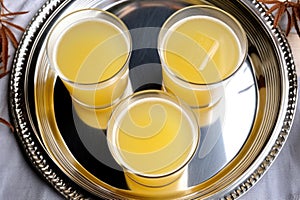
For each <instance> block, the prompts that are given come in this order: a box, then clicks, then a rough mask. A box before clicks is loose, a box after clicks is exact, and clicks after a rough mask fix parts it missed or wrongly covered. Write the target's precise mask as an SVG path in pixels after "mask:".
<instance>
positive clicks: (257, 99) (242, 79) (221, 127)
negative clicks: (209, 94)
mask: <svg viewBox="0 0 300 200" xmlns="http://www.w3.org/2000/svg"><path fill="white" fill-rule="evenodd" d="M193 4H213V5H215V6H217V7H220V8H222V9H224V10H226V11H227V12H229V13H231V14H232V15H234V16H235V17H236V18H237V19H238V20H239V21H240V22H241V24H242V26H243V27H244V29H245V30H246V33H247V37H248V42H249V49H248V56H247V59H246V61H245V63H244V65H243V67H242V69H241V70H240V71H239V72H238V73H237V74H236V75H235V76H234V78H233V80H232V81H231V82H230V83H229V85H228V86H227V87H226V106H225V109H226V114H225V117H224V118H222V120H219V118H217V119H216V120H212V121H210V123H205V122H203V124H202V126H201V132H202V136H201V144H200V148H199V151H198V152H197V153H196V156H195V158H194V159H193V160H192V161H191V163H190V164H189V166H188V170H187V172H186V174H185V175H184V179H183V181H182V183H181V184H180V186H177V187H169V188H160V189H159V190H157V189H154V190H153V189H149V191H148V190H145V191H143V190H142V191H141V190H137V189H136V188H133V187H129V186H128V183H127V182H126V179H125V178H124V173H123V171H122V170H121V169H120V168H119V167H118V165H117V164H115V165H111V163H114V162H113V160H112V158H111V156H110V153H109V151H108V149H107V148H106V143H105V130H95V129H93V128H90V127H88V126H86V125H85V124H84V123H82V122H81V120H80V119H79V118H78V117H77V116H76V114H74V112H73V108H72V103H71V100H70V97H69V95H68V92H67V91H66V89H65V88H64V86H63V84H62V83H61V81H60V80H59V79H57V77H56V75H55V73H54V72H53V71H52V70H51V69H50V68H49V64H48V61H47V57H46V55H45V41H46V39H47V36H48V31H49V30H50V29H51V27H52V26H53V25H54V24H55V22H56V21H57V20H58V19H59V18H61V17H62V16H63V15H65V14H67V13H69V12H71V11H73V10H76V9H79V8H86V7H97V8H100V9H104V10H108V11H110V12H113V13H115V14H116V15H118V16H119V17H120V18H122V20H123V21H124V22H125V23H126V24H127V26H128V27H129V29H130V30H131V33H132V36H133V41H135V40H136V41H138V40H143V39H145V40H148V41H152V40H153V41H154V40H155V39H156V38H155V37H156V36H157V34H158V32H157V30H159V27H160V26H161V25H162V23H163V22H164V20H165V19H166V18H167V17H168V16H169V15H170V14H171V13H173V12H174V11H176V10H178V9H180V8H183V7H186V6H188V5H193ZM265 10H266V8H265V7H264V6H263V5H262V4H259V3H257V2H256V1H250V0H245V1H231V0H223V1H217V0H208V1H201V0H175V1H174V0H154V1H153V0H131V1H129V0H115V1H112V0H89V1H85V0H77V1H71V0H52V1H48V2H46V3H45V4H44V6H43V7H42V8H41V9H40V10H39V11H38V12H37V14H36V15H35V17H34V18H33V20H32V21H31V23H30V24H29V25H28V27H27V29H26V31H25V34H24V35H23V37H22V39H21V41H20V45H19V48H18V50H17V52H16V56H15V58H14V63H13V69H12V73H11V77H10V91H9V101H10V111H11V115H12V119H13V120H14V125H15V127H16V132H17V139H18V141H20V144H21V146H22V147H23V148H24V151H25V153H26V156H27V157H28V158H29V160H30V161H31V164H32V166H33V167H34V168H35V169H36V170H37V171H38V173H39V174H40V175H41V176H42V177H44V178H45V179H46V180H47V182H49V183H50V184H51V185H52V187H54V188H55V189H56V190H57V191H59V192H60V193H61V194H62V195H63V196H65V197H66V198H69V199H85V198H92V199H97V198H103V199H112V198H113V199H146V198H148V199H175V198H180V199H194V198H201V199H236V198H238V197H240V196H241V195H242V194H244V193H245V192H247V191H248V190H249V189H250V188H251V187H252V186H253V185H254V184H255V183H256V182H257V181H258V180H259V179H260V178H261V177H262V175H263V174H264V173H265V172H266V171H267V169H268V168H269V167H270V165H271V164H272V163H273V161H274V159H275V158H276V157H277V155H278V154H279V152H280V150H281V149H282V147H283V145H284V143H285V141H286V139H287V137H288V133H289V130H290V128H291V125H292V122H293V118H294V112H295V108H296V101H297V76H296V72H295V65H294V61H293V57H292V54H291V51H290V47H289V45H288V42H287V40H286V38H285V37H284V35H283V34H282V33H281V31H280V30H279V29H276V28H274V27H273V25H272V24H273V18H272V16H268V15H266V13H265ZM145 27H146V29H145ZM147 27H152V28H151V30H153V31H148V32H147V31H144V32H143V30H149V29H148V28H147ZM136 30H138V31H136ZM135 34H136V35H135ZM134 45H135V44H134ZM137 46H138V45H137ZM148 47H149V46H148ZM160 70H161V69H160V63H159V58H158V55H157V51H156V49H155V48H153V46H151V48H146V49H135V51H134V52H133V54H132V60H131V62H130V86H131V87H130V90H129V92H131V93H132V92H134V91H137V90H145V89H149V88H150V89H160V88H161V71H160ZM216 109H218V107H214V108H213V109H211V110H205V111H201V112H202V114H203V115H204V116H206V117H207V118H209V117H211V116H212V115H211V113H214V110H216ZM99 133H101V134H99ZM99 152H101V153H99ZM108 162H109V163H110V165H107V163H108Z"/></svg>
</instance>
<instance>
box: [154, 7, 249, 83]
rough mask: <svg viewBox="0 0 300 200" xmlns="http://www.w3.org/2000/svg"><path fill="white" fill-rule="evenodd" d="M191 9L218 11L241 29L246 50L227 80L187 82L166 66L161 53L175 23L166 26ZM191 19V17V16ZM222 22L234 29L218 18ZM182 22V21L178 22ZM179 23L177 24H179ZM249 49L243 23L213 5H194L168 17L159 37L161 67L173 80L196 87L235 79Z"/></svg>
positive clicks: (244, 49)
mask: <svg viewBox="0 0 300 200" xmlns="http://www.w3.org/2000/svg"><path fill="white" fill-rule="evenodd" d="M190 9H203V10H213V11H217V12H219V13H221V14H222V15H225V16H227V17H228V18H230V19H231V20H232V21H233V22H234V23H235V25H236V26H237V27H238V28H239V31H240V33H241V34H240V36H241V37H242V40H240V39H239V38H238V41H239V43H241V42H242V43H243V44H244V45H245V47H244V48H241V49H242V50H243V52H242V54H241V55H242V56H241V58H240V59H239V62H238V64H237V65H236V68H235V69H234V71H232V73H230V74H229V75H228V76H226V77H225V78H223V79H221V80H219V81H215V82H207V83H196V82H192V81H187V80H184V79H183V78H181V77H179V76H178V75H177V74H176V73H174V72H173V71H172V70H171V69H169V67H168V66H167V65H166V62H165V58H164V56H163V53H162V52H161V51H162V50H164V48H162V46H163V45H164V44H165V41H164V39H165V37H166V36H167V34H168V32H169V31H170V30H169V29H170V27H172V26H173V25H174V24H175V23H173V24H172V25H171V26H169V27H167V28H166V26H167V25H168V24H169V23H170V21H171V20H173V18H174V17H176V16H177V15H178V14H180V13H183V12H187V11H188V10H190ZM198 15H199V16H209V15H203V14H198ZM191 16H197V15H191ZM189 17H190V16H189ZM210 17H214V16H210ZM214 18H215V17H214ZM216 19H218V20H220V21H222V22H223V23H225V24H226V25H227V26H228V27H229V28H230V29H232V27H231V26H229V25H228V24H227V23H226V22H224V21H223V20H221V19H219V18H216ZM178 21H180V20H178ZM178 21H177V22H178ZM163 30H166V31H165V32H166V33H163ZM247 49H248V39H247V34H246V32H245V30H244V28H243V27H242V25H241V23H240V22H239V21H238V20H237V19H236V18H235V17H234V16H233V15H231V14H230V13H228V12H226V11H224V10H222V9H220V8H218V7H216V6H212V5H193V6H188V7H185V8H182V9H180V10H178V11H176V12H174V13H173V14H172V15H171V16H170V17H168V19H167V20H166V21H165V22H164V24H163V25H162V27H161V31H160V33H159V36H158V53H159V55H160V58H161V60H162V62H161V65H162V68H163V69H165V71H166V72H167V73H168V74H169V75H171V78H175V79H176V81H180V82H183V83H185V84H190V85H194V86H215V85H218V84H220V83H223V82H225V81H227V80H229V79H230V78H231V77H233V76H234V75H235V74H236V73H237V71H239V69H240V68H241V66H242V65H243V63H244V62H245V60H246V58H247V51H248V50H247Z"/></svg>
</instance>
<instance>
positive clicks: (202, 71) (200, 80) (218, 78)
mask: <svg viewBox="0 0 300 200" xmlns="http://www.w3.org/2000/svg"><path fill="white" fill-rule="evenodd" d="M246 39H247V38H246V36H245V33H244V31H243V29H242V27H241V26H240V24H239V23H238V22H237V21H236V20H235V19H234V18H233V17H232V16H230V15H229V14H227V13H225V12H224V11H222V10H220V9H217V8H215V7H212V6H191V7H187V8H185V9H182V10H179V11H177V12H176V13H174V14H173V15H172V16H171V17H170V18H169V19H168V20H167V21H166V22H165V24H164V25H163V27H162V29H161V32H160V35H159V53H160V58H161V62H162V67H163V84H164V87H165V88H166V90H167V91H170V92H172V93H174V94H175V95H176V96H178V97H180V98H182V99H183V100H184V101H186V102H187V103H188V104H189V105H190V106H191V107H193V108H199V107H200V108H201V107H207V106H210V105H213V104H215V103H216V102H217V101H219V100H220V98H221V97H222V96H223V93H224V86H225V81H226V80H227V79H228V78H229V77H231V76H232V74H234V73H235V72H236V71H237V70H238V68H239V67H240V66H241V64H242V62H243V61H244V59H245V55H246V47H247V40H246Z"/></svg>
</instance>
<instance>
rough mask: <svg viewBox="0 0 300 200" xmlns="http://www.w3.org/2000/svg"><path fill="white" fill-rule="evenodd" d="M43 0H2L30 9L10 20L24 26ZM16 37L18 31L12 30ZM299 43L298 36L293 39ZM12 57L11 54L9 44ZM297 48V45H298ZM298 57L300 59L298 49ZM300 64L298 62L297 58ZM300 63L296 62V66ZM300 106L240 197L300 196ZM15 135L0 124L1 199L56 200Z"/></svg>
mask: <svg viewBox="0 0 300 200" xmlns="http://www.w3.org/2000/svg"><path fill="white" fill-rule="evenodd" d="M44 2H45V0H27V1H26V0H18V1H14V0H4V3H5V5H6V6H7V7H8V8H9V9H10V10H11V11H21V10H22V11H30V12H29V13H28V14H25V15H21V16H18V17H15V18H14V20H13V22H14V23H16V24H18V25H21V26H23V27H25V26H27V24H28V23H29V22H30V20H31V18H32V17H33V15H34V14H35V13H36V12H37V11H38V9H39V8H40V7H41V6H42V5H43V4H44ZM15 33H16V35H17V36H18V38H20V37H21V33H20V32H18V31H15ZM296 42H297V43H298V45H300V39H298V40H296ZM10 49H11V51H10V55H11V58H12V57H13V55H14V51H13V48H10ZM298 50H299V48H298ZM297 55H298V57H297V58H298V60H300V56H299V53H298V54H297ZM298 65H299V62H298ZM298 67H299V66H298ZM7 88H8V77H5V78H2V79H0V100H1V103H0V116H1V117H4V118H6V119H8V108H7ZM299 109H300V106H299V104H298V107H297V112H296V117H295V121H294V125H293V128H292V130H291V132H290V135H289V137H288V140H287V142H286V144H285V146H284V148H283V150H282V152H281V153H280V155H279V156H278V158H277V159H276V160H275V162H274V163H273V165H272V166H271V167H270V168H269V170H268V172H267V173H266V174H265V175H264V176H263V178H262V179H261V180H260V181H259V182H258V183H257V184H256V185H255V186H254V187H252V188H251V190H250V191H249V192H247V193H246V194H245V195H243V196H242V197H241V198H240V199H243V200H248V199H249V200H256V199H257V200H269V199H270V200H298V199H300V145H299V142H300V134H299V128H300V116H299V113H300V110H299ZM24 156H25V155H24V154H23V153H22V150H21V149H20V148H19V146H18V144H17V142H16V139H15V136H14V135H13V134H12V133H11V132H10V130H9V129H8V128H7V127H6V126H4V125H1V124H0V199H1V200H2V199H3V200H59V199H63V197H62V196H61V195H60V194H59V193H58V192H56V191H55V190H54V189H53V188H52V187H51V186H50V185H49V184H48V183H46V182H45V181H44V180H43V179H42V178H40V177H39V176H38V175H37V174H36V173H35V172H34V170H33V169H32V168H31V166H30V164H28V163H27V162H26V161H25V158H24Z"/></svg>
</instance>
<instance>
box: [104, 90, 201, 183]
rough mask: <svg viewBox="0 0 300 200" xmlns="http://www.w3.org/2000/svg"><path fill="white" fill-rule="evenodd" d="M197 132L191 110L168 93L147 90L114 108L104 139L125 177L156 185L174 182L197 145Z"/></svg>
mask: <svg viewBox="0 0 300 200" xmlns="http://www.w3.org/2000/svg"><path fill="white" fill-rule="evenodd" d="M199 131H200V130H199V128H198V125H197V122H196V118H195V116H194V115H193V113H192V112H191V111H190V110H187V109H186V107H185V106H183V105H181V104H179V102H178V101H177V100H176V99H173V98H172V97H171V96H170V95H169V94H166V93H164V92H162V91H153V90H149V91H143V92H139V93H136V94H134V95H133V96H131V97H129V98H127V99H125V100H124V101H122V103H121V104H120V105H118V106H117V107H116V109H115V110H114V112H113V115H112V117H111V119H110V121H109V125H108V130H107V138H108V145H109V148H110V151H111V152H112V155H113V156H114V158H115V159H116V161H117V162H118V163H119V164H120V165H121V166H122V167H123V168H124V169H125V172H126V173H127V176H128V177H130V178H131V179H133V180H135V181H136V182H138V183H140V184H142V185H146V186H150V187H157V186H163V185H167V184H169V183H170V182H172V181H174V178H176V177H175V175H178V173H179V171H180V170H181V169H183V168H184V166H186V164H187V163H188V162H189V160H190V159H191V157H192V156H193V155H194V153H195V150H196V148H197V145H198V142H199ZM177 172H178V173H177ZM177 178H178V177H177Z"/></svg>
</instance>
